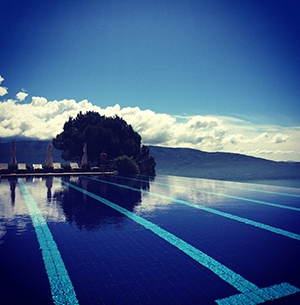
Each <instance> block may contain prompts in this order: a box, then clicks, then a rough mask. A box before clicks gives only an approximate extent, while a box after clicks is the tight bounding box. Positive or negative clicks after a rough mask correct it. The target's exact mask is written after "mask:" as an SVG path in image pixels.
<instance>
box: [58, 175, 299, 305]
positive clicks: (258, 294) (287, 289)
mask: <svg viewBox="0 0 300 305" xmlns="http://www.w3.org/2000/svg"><path fill="white" fill-rule="evenodd" d="M55 179H56V180H58V181H61V182H62V183H64V184H66V185H68V186H69V187H71V188H73V189H75V190H77V191H79V192H82V193H84V194H86V195H88V196H90V197H91V198H94V199H95V200H98V201H99V202H102V203H103V204H106V205H107V206H109V207H111V208H113V209H115V210H116V211H118V212H120V213H122V214H123V215H125V216H127V217H128V218H130V219H132V220H133V221H135V222H137V223H138V224H140V225H142V226H143V227H145V228H146V229H149V230H151V231H152V232H153V233H155V234H156V235H158V236H159V237H161V238H163V239H164V240H166V241H167V242H169V243H170V244H171V245H173V246H175V247H176V248H178V249H179V250H181V251H183V252H184V253H185V254H187V255H188V256H190V257H191V258H193V259H194V260H195V261H197V262H198V263H200V264H201V265H202V266H204V267H206V268H208V269H209V270H211V271H212V272H214V273H215V274H216V275H217V276H218V277H220V278H221V279H223V280H224V281H226V282H227V283H228V284H230V285H231V286H233V287H234V288H236V289H237V290H238V291H239V292H242V294H238V295H237V296H234V297H235V298H232V301H231V300H230V302H228V301H227V299H228V298H226V299H223V300H217V301H216V302H219V304H221V305H223V304H247V305H248V304H249V305H250V304H260V303H263V302H265V301H268V300H274V299H276V298H280V297H283V296H288V295H290V294H293V293H296V292H299V291H300V290H299V289H298V288H297V287H294V286H292V285H290V284H288V283H282V284H280V285H277V286H280V287H281V288H282V289H281V290H280V292H278V293H277V289H274V288H273V287H277V286H272V287H267V288H263V289H260V288H259V287H258V286H256V285H255V284H253V283H251V282H249V281H248V280H246V279H245V278H243V277H242V276H241V275H239V274H237V273H235V272H234V271H232V270H231V269H229V268H227V267H226V266H224V265H223V264H221V263H219V262H218V261H216V260H215V259H214V258H212V257H210V256H208V255H207V254H205V253H204V252H202V251H200V250H199V249H197V248H195V247H193V246H192V245H190V244H188V243H187V242H185V241H184V240H182V239H180V238H178V237H177V236H175V235H174V234H172V233H170V232H168V231H166V230H164V229H162V228H161V227H159V226H157V225H155V224H154V223H152V222H150V221H148V220H146V219H144V218H142V217H140V216H138V215H136V214H134V213H132V212H130V211H128V210H126V209H124V208H122V207H120V206H119V205H117V204H115V203H113V202H111V201H109V200H107V199H105V198H102V197H100V196H98V195H96V194H94V193H91V192H89V191H87V190H84V189H82V188H80V187H78V186H75V185H73V184H71V183H68V182H66V181H63V180H60V179H57V178H55ZM238 298H239V299H240V300H241V299H243V303H236V300H238Z"/></svg>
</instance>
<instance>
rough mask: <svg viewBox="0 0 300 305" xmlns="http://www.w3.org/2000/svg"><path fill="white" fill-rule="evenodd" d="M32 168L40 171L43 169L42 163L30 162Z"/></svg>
mask: <svg viewBox="0 0 300 305" xmlns="http://www.w3.org/2000/svg"><path fill="white" fill-rule="evenodd" d="M32 168H33V170H34V171H41V170H43V166H42V164H32Z"/></svg>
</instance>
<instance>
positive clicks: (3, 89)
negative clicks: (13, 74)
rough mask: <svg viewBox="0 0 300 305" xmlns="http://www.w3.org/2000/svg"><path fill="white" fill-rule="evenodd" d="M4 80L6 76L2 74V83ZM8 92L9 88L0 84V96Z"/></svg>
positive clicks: (0, 80) (0, 77)
mask: <svg viewBox="0 0 300 305" xmlns="http://www.w3.org/2000/svg"><path fill="white" fill-rule="evenodd" d="M3 81H4V78H3V77H2V76H1V75H0V84H1V83H2V82H3ZM5 94H7V88H6V87H2V86H0V96H4V95H5Z"/></svg>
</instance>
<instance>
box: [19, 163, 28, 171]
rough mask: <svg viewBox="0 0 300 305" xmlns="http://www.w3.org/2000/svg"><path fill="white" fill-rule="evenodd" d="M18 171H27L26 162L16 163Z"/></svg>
mask: <svg viewBox="0 0 300 305" xmlns="http://www.w3.org/2000/svg"><path fill="white" fill-rule="evenodd" d="M18 171H27V168H26V163H18Z"/></svg>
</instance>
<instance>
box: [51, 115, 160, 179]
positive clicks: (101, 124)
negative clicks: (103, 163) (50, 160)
mask: <svg viewBox="0 0 300 305" xmlns="http://www.w3.org/2000/svg"><path fill="white" fill-rule="evenodd" d="M52 142H53V145H54V146H55V148H57V149H60V150H62V155H61V156H62V158H63V159H64V160H66V161H76V162H80V160H81V158H82V155H83V143H84V142H86V143H87V148H88V158H89V161H90V162H99V156H100V154H101V152H102V151H103V150H104V151H105V152H106V153H107V155H108V159H110V160H111V159H114V158H117V157H119V156H123V155H126V156H128V157H130V158H132V159H133V160H134V161H135V162H136V163H137V164H138V165H139V168H140V172H141V173H149V174H155V160H154V158H153V157H149V149H148V148H147V147H146V146H144V145H143V147H141V136H140V135H139V134H138V133H137V132H135V131H134V130H133V128H132V126H131V125H129V124H127V123H126V121H125V120H123V119H122V118H120V117H118V116H115V117H106V116H101V115H100V114H99V113H98V112H94V111H89V112H87V113H85V114H82V112H80V113H78V115H77V117H76V118H72V117H70V118H69V120H68V121H67V122H66V123H65V124H64V127H63V132H62V133H60V134H58V135H57V136H56V138H54V139H53V140H52ZM147 164H148V165H147Z"/></svg>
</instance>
